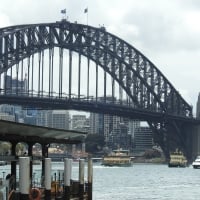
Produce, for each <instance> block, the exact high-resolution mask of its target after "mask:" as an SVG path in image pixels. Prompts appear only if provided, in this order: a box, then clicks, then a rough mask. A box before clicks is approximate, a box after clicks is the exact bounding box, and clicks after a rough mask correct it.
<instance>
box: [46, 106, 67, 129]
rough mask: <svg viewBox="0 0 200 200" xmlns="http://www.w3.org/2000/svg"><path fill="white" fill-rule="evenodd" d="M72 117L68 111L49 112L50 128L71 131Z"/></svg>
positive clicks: (48, 124)
mask: <svg viewBox="0 0 200 200" xmlns="http://www.w3.org/2000/svg"><path fill="white" fill-rule="evenodd" d="M69 122H70V115H69V112H68V111H67V110H52V111H50V112H48V123H47V126H48V127H52V128H59V129H66V130H69Z"/></svg>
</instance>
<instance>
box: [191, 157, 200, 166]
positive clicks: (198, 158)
mask: <svg viewBox="0 0 200 200" xmlns="http://www.w3.org/2000/svg"><path fill="white" fill-rule="evenodd" d="M192 166H193V168H194V169H197V168H200V156H197V158H196V159H195V161H194V162H193V163H192Z"/></svg>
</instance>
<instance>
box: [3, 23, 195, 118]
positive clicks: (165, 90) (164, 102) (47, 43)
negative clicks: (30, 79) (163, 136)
mask: <svg viewBox="0 0 200 200" xmlns="http://www.w3.org/2000/svg"><path fill="white" fill-rule="evenodd" d="M53 47H59V48H60V49H61V51H60V53H61V54H62V49H65V48H66V49H69V50H70V51H75V52H78V53H79V54H81V55H84V56H86V57H87V58H89V59H90V60H93V61H94V62H95V63H96V64H97V65H99V66H101V67H102V68H103V70H104V71H105V72H106V73H109V74H110V75H111V76H112V78H113V79H114V80H115V81H117V82H118V83H119V85H120V86H121V87H122V88H123V90H125V91H126V93H127V95H128V96H129V97H130V99H131V101H132V102H133V104H134V107H136V108H140V109H144V110H147V111H148V110H149V111H153V112H159V113H167V114H171V115H174V116H181V117H186V118H190V117H191V116H192V108H191V106H190V105H189V104H188V103H187V102H186V101H185V100H184V99H183V98H182V97H181V95H180V94H179V93H178V91H177V90H176V89H175V88H174V87H173V86H172V84H171V83H170V82H169V81H168V80H167V79H166V77H165V76H164V75H163V74H162V73H161V72H160V71H159V70H158V68H156V67H155V65H154V64H153V63H152V62H151V61H150V60H149V59H147V58H146V57H145V56H144V55H143V54H142V53H140V52H139V51H138V50H137V49H136V48H134V47H133V46H131V45H130V44H128V43H127V42H125V41H124V40H122V39H120V38H118V37H116V36H114V35H112V34H110V33H108V32H107V31H106V30H105V28H103V27H101V28H95V27H91V26H86V25H81V24H77V23H70V22H68V21H61V22H56V23H48V24H35V25H21V26H12V27H7V28H2V29H0V74H2V73H3V72H6V71H7V70H8V69H9V68H11V67H12V66H13V65H15V64H18V63H19V62H20V61H21V60H23V59H25V58H27V57H30V56H31V55H33V54H35V53H37V52H39V53H40V52H42V51H43V50H44V49H52V48H53ZM70 59H71V58H70ZM60 90H61V89H60ZM59 93H62V91H59ZM79 95H80V94H79Z"/></svg>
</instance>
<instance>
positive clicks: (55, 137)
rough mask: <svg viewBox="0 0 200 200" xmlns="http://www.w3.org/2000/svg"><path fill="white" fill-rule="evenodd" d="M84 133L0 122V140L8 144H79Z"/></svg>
mask: <svg viewBox="0 0 200 200" xmlns="http://www.w3.org/2000/svg"><path fill="white" fill-rule="evenodd" d="M86 135H87V133H86V132H80V131H74V130H64V129H55V128H49V127H42V126H35V125H28V124H23V123H17V122H12V121H6V120H0V140H1V141H9V142H11V143H12V142H27V143H30V142H31V143H40V144H43V143H44V144H50V143H60V144H77V143H81V142H82V140H83V139H84V137H85V136H86Z"/></svg>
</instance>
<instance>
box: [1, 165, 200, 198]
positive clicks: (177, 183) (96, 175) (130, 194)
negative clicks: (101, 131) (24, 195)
mask: <svg viewBox="0 0 200 200" xmlns="http://www.w3.org/2000/svg"><path fill="white" fill-rule="evenodd" d="M63 168H64V166H63V163H62V162H59V163H52V175H53V174H54V173H55V172H57V171H59V170H60V171H62V170H63ZM9 170H10V166H9V165H7V166H0V177H2V176H3V172H4V176H5V175H6V174H7V173H9ZM33 172H34V175H35V179H36V180H37V179H39V176H40V172H41V165H35V166H34V170H33ZM199 177H200V169H199V170H198V169H193V168H192V166H190V167H186V168H168V166H167V165H159V164H134V165H133V166H132V167H104V166H102V165H101V164H100V163H94V168H93V199H94V200H135V199H139V200H150V199H153V200H198V199H200V189H199V188H200V181H199V180H200V179H199ZM72 178H73V179H75V180H78V163H73V169H72ZM85 179H87V170H86V172H85Z"/></svg>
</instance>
